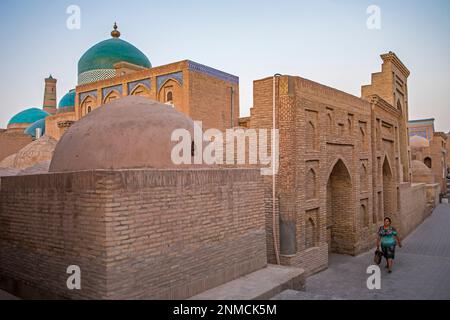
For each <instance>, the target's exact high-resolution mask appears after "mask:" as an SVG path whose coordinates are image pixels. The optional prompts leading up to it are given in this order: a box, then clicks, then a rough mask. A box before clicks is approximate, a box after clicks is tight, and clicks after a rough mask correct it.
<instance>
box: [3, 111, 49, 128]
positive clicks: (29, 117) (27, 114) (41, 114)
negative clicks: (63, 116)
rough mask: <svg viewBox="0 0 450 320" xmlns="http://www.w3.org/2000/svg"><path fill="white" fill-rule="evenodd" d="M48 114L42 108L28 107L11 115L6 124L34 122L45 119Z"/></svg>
mask: <svg viewBox="0 0 450 320" xmlns="http://www.w3.org/2000/svg"><path fill="white" fill-rule="evenodd" d="M49 115H50V114H49V113H47V112H45V111H44V110H42V109H38V108H30V109H27V110H24V111H22V112H20V113H18V114H16V115H15V116H14V117H12V118H11V120H9V123H8V126H9V125H13V124H20V123H30V124H31V123H35V122H36V121H38V120H41V119H45V118H46V117H48V116H49Z"/></svg>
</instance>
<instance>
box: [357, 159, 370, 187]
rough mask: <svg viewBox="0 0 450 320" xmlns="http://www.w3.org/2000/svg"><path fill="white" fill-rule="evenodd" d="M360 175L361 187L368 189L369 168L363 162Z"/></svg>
mask: <svg viewBox="0 0 450 320" xmlns="http://www.w3.org/2000/svg"><path fill="white" fill-rule="evenodd" d="M359 177H360V187H361V190H362V191H367V190H368V189H369V181H368V175H367V168H366V166H365V164H364V163H363V164H361V171H360V174H359Z"/></svg>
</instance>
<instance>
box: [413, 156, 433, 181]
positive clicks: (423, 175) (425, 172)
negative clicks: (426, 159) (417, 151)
mask: <svg viewBox="0 0 450 320" xmlns="http://www.w3.org/2000/svg"><path fill="white" fill-rule="evenodd" d="M411 167H412V168H411V171H412V175H413V182H416V183H435V182H436V179H435V176H434V174H433V171H431V169H430V168H428V167H427V166H426V165H425V164H424V163H423V162H421V161H418V160H413V161H412V162H411Z"/></svg>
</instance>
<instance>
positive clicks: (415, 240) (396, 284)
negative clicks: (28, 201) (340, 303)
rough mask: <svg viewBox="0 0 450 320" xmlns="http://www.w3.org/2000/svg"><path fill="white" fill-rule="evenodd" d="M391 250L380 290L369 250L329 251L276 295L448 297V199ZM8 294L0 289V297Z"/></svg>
mask: <svg viewBox="0 0 450 320" xmlns="http://www.w3.org/2000/svg"><path fill="white" fill-rule="evenodd" d="M403 242H404V248H403V249H399V250H398V251H397V259H396V265H395V267H394V273H392V274H388V273H387V272H386V270H384V269H383V270H382V284H381V285H382V289H381V290H374V291H370V290H369V289H367V286H366V281H367V277H368V275H367V274H366V269H367V267H368V266H369V265H371V264H372V259H373V252H368V253H366V254H363V255H360V256H358V257H349V256H342V255H333V256H332V257H331V264H330V268H329V269H327V270H326V271H324V272H322V273H319V274H317V275H315V276H312V277H310V278H309V279H308V280H307V282H306V291H305V292H298V291H292V290H288V291H284V292H283V293H281V294H279V295H278V296H276V297H275V298H274V299H277V300H317V299H318V300H324V299H337V300H339V299H390V300H392V299H394V300H395V299H450V204H442V205H441V206H439V207H438V208H437V209H436V210H435V211H434V213H433V215H432V216H431V217H430V218H429V219H427V220H426V221H425V222H424V223H423V224H422V225H421V226H420V227H419V228H418V229H417V230H416V231H415V232H414V233H413V234H412V235H410V236H409V237H408V238H407V239H405V240H404V241H403ZM4 299H14V297H12V296H10V295H9V294H7V293H5V292H3V291H1V290H0V300H4Z"/></svg>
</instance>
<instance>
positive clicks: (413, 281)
mask: <svg viewBox="0 0 450 320" xmlns="http://www.w3.org/2000/svg"><path fill="white" fill-rule="evenodd" d="M403 245H404V247H403V249H398V251H397V257H396V264H395V266H394V272H393V273H392V274H388V273H387V272H386V270H384V265H383V270H382V280H381V286H382V288H381V290H374V291H371V290H369V289H367V285H366V281H367V278H368V277H369V275H367V274H366V270H367V267H368V266H369V265H371V264H373V263H372V259H373V252H372V251H371V252H368V253H365V254H363V255H360V256H358V257H349V256H342V255H333V256H331V261H330V268H329V269H327V270H325V271H323V272H321V273H319V274H316V275H314V276H312V277H310V278H308V279H307V281H306V287H305V291H304V292H299V291H293V290H288V291H284V292H282V293H281V294H279V295H277V296H276V297H274V299H276V300H326V299H352V300H362V299H364V300H400V299H407V300H409V299H411V300H419V299H420V300H421V299H424V300H427V299H438V300H447V299H450V204H442V205H440V206H439V207H438V208H436V210H435V211H434V213H433V214H432V215H431V217H430V218H428V219H427V220H426V221H425V222H424V223H423V224H422V225H420V226H419V228H418V229H417V230H416V231H414V232H413V233H412V234H411V235H410V236H409V237H408V238H407V239H405V240H404V241H403ZM383 262H384V261H383Z"/></svg>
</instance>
